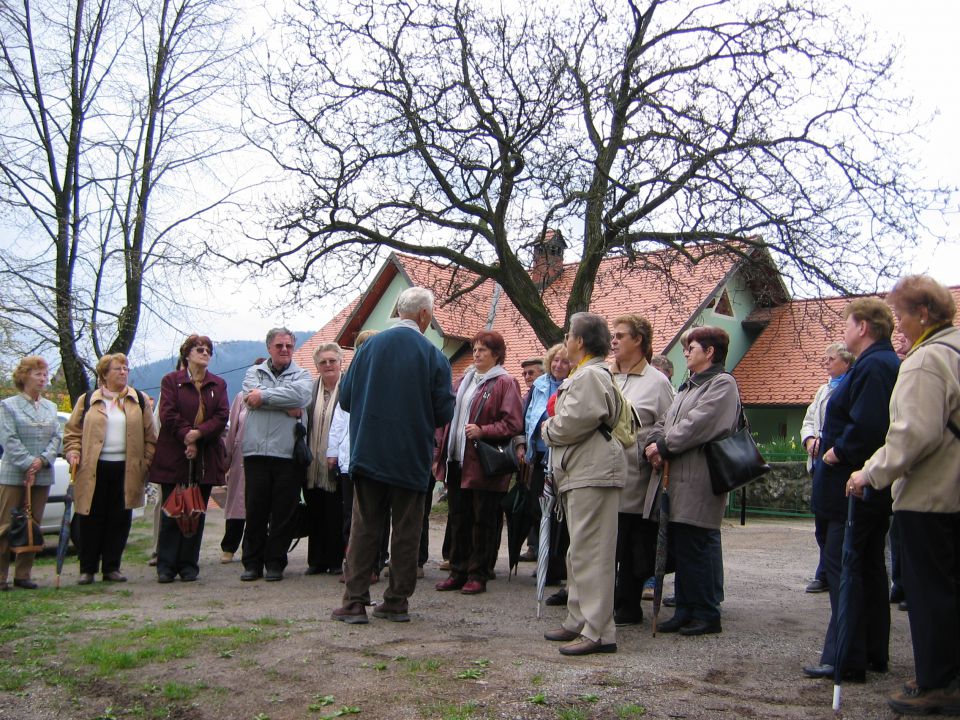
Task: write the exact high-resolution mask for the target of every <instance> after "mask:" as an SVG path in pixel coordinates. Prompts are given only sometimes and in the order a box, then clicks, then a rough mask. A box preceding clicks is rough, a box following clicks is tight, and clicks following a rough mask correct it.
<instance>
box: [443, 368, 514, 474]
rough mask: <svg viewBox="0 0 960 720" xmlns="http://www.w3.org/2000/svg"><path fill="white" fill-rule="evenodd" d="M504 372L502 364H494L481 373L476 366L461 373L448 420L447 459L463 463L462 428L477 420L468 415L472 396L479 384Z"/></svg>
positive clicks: (464, 439) (464, 444) (464, 448)
mask: <svg viewBox="0 0 960 720" xmlns="http://www.w3.org/2000/svg"><path fill="white" fill-rule="evenodd" d="M506 374H507V371H506V370H504V369H503V365H494V366H493V367H492V368H490V369H489V370H487V371H486V372H485V373H482V374H481V373H478V372H477V368H476V367H471V368H469V369H468V370H467V371H466V372H465V373H464V374H463V380H462V381H461V382H460V387H459V388H458V389H457V403H456V405H454V408H453V419H452V420H451V421H450V437H449V439H448V441H447V443H448V445H447V447H448V451H447V459H448V460H456V461H457V462H458V463H460V465H461V466H462V465H463V455H464V451H465V450H466V445H467V434H466V432H465V430H464V429H465V428H466V426H467V423H470V422H476V420H477V419H476V418H471V417H470V407H471V405H473V398H474V396H476V394H477V390H478V389H479V388H480V386H481V385H483V384H485V383H488V382H491V381H493V380H496V379H497V378H498V377H500V376H501V375H506Z"/></svg>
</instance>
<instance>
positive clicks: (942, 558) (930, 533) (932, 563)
mask: <svg viewBox="0 0 960 720" xmlns="http://www.w3.org/2000/svg"><path fill="white" fill-rule="evenodd" d="M894 516H895V517H896V520H897V524H898V525H899V526H900V538H901V541H902V544H901V548H900V549H901V551H902V556H901V557H902V561H903V574H902V579H903V589H904V592H905V593H906V596H907V598H908V600H907V602H908V603H909V609H908V611H907V613H908V615H909V617H910V636H911V638H912V640H913V664H914V669H915V671H916V679H917V684H918V685H919V686H920V687H922V688H942V687H946V686H947V685H949V684H950V682H951V681H952V680H954V679H955V678H956V677H957V676H958V675H960V513H922V512H906V511H898V512H896V513H894Z"/></svg>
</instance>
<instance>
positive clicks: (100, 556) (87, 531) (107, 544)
mask: <svg viewBox="0 0 960 720" xmlns="http://www.w3.org/2000/svg"><path fill="white" fill-rule="evenodd" d="M125 471H126V463H125V462H106V461H102V460H101V461H100V462H98V463H97V476H96V478H97V479H96V486H95V487H94V490H93V500H92V502H91V505H90V514H89V515H77V535H78V539H79V541H80V548H79V556H80V572H81V573H91V574H96V572H97V570H98V569H101V568H102V570H103V573H104V574H106V573H111V572H116V571H119V570H120V559H121V557H122V556H123V549H124V548H125V547H126V546H127V538H128V537H129V536H130V523H131V521H132V520H133V512H132V511H131V510H127V509H126V507H124V506H125V505H126V500H125V498H124V489H123V476H124V473H125Z"/></svg>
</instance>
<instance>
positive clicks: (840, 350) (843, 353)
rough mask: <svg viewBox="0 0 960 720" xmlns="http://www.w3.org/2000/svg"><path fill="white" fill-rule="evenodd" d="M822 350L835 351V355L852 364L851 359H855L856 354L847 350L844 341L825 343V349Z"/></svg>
mask: <svg viewBox="0 0 960 720" xmlns="http://www.w3.org/2000/svg"><path fill="white" fill-rule="evenodd" d="M824 352H826V353H831V352H835V353H836V354H837V357H839V358H840V359H841V360H843V361H844V362H845V363H846V364H847V365H853V361H854V360H856V359H857V356H856V355H854V354H853V353H852V352H850V351H849V350H847V346H846V343H842V342H835V343H830V344H829V345H827V349H826V350H825V351H824Z"/></svg>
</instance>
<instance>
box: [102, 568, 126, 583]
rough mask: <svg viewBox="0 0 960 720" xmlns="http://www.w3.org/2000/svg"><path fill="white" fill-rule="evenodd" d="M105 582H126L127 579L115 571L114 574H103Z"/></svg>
mask: <svg viewBox="0 0 960 720" xmlns="http://www.w3.org/2000/svg"><path fill="white" fill-rule="evenodd" d="M103 581H104V582H126V581H127V579H126V578H125V577H124V576H123V575H121V574H120V573H119V572H117V571H116V570H114V571H113V572H108V573H104V574H103Z"/></svg>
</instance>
